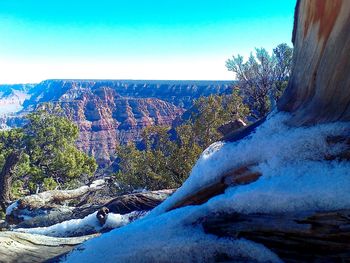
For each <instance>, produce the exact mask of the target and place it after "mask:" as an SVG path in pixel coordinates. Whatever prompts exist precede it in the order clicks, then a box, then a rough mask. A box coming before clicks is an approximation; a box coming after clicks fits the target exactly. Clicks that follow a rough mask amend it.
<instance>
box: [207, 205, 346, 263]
mask: <svg viewBox="0 0 350 263" xmlns="http://www.w3.org/2000/svg"><path fill="white" fill-rule="evenodd" d="M202 225H203V228H204V230H205V232H206V233H210V234H214V235H217V236H219V237H232V238H245V239H249V240H252V241H255V242H258V243H261V244H263V245H265V246H266V247H267V248H269V249H271V250H272V251H273V252H275V253H276V254H277V255H278V256H279V257H280V258H281V259H282V260H284V261H285V262H347V260H349V258H350V210H342V211H331V212H303V213H295V214H293V213H292V214H249V215H246V214H220V215H211V216H208V217H206V218H205V219H203V221H202Z"/></svg>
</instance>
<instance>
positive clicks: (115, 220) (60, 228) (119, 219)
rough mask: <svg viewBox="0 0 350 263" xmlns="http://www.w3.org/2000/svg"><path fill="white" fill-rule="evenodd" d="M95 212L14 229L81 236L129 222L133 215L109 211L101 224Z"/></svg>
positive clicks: (58, 235) (61, 235) (65, 235)
mask: <svg viewBox="0 0 350 263" xmlns="http://www.w3.org/2000/svg"><path fill="white" fill-rule="evenodd" d="M96 214H97V211H96V212H95V213H92V214H90V215H88V216H86V217H84V218H82V219H72V220H68V221H64V222H62V223H58V224H55V225H52V226H49V227H37V228H18V229H14V231H16V232H24V233H31V234H39V235H45V236H52V237H70V236H81V235H87V234H92V233H96V232H100V231H101V230H103V229H112V228H117V227H120V226H123V225H126V224H127V223H129V218H130V217H132V216H133V213H130V214H126V215H120V214H114V213H109V214H108V217H107V220H106V223H105V224H104V225H103V226H101V225H100V223H99V221H98V220H97V218H96Z"/></svg>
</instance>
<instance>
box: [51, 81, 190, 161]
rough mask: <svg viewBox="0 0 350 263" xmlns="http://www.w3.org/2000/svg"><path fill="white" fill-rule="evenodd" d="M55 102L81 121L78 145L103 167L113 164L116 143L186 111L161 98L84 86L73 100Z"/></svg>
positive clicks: (138, 137)
mask: <svg viewBox="0 0 350 263" xmlns="http://www.w3.org/2000/svg"><path fill="white" fill-rule="evenodd" d="M65 95H67V96H69V94H65ZM70 95H71V94H70ZM76 95H77V94H76ZM56 103H59V104H60V105H61V107H62V108H63V110H64V112H65V114H66V115H67V116H68V117H69V118H70V119H71V120H73V121H74V122H75V123H77V124H78V126H79V128H80V136H79V140H78V141H77V145H78V147H79V148H80V149H82V150H83V151H84V152H87V153H89V154H91V155H93V156H95V157H96V159H97V161H98V163H99V164H100V165H101V166H102V167H103V166H108V165H110V164H111V162H112V161H113V156H114V155H115V148H116V146H117V145H119V144H120V143H122V144H125V143H126V142H128V141H138V140H139V139H140V135H141V131H142V130H143V129H144V128H145V127H147V126H151V125H155V124H157V125H169V126H170V125H171V124H172V122H173V120H175V119H176V118H177V117H178V116H180V115H181V114H182V112H183V109H181V108H179V107H176V106H175V105H173V104H171V103H168V102H165V101H163V100H160V99H156V98H128V97H122V96H120V95H118V94H117V93H116V92H115V91H114V90H112V89H110V88H101V89H96V90H94V91H91V90H84V91H83V92H82V93H81V96H78V97H76V98H75V99H74V100H66V99H65V98H63V99H62V101H60V102H56Z"/></svg>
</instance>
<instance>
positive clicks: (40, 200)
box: [18, 180, 105, 210]
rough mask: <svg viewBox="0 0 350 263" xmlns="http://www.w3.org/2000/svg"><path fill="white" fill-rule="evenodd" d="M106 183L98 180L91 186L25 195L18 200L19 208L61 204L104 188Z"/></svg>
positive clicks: (36, 207)
mask: <svg viewBox="0 0 350 263" xmlns="http://www.w3.org/2000/svg"><path fill="white" fill-rule="evenodd" d="M104 184H105V182H104V180H97V181H95V182H93V183H92V184H91V185H90V186H86V185H84V186H82V187H79V188H77V189H73V190H51V191H46V192H42V193H39V194H35V195H29V196H26V197H23V198H22V199H20V200H19V201H18V208H19V209H25V208H26V209H30V210H32V209H38V208H43V207H45V206H52V204H59V203H61V202H64V201H67V200H72V199H76V198H79V197H81V196H83V195H85V194H87V193H89V192H94V191H97V190H99V189H101V188H102V186H103V185H104Z"/></svg>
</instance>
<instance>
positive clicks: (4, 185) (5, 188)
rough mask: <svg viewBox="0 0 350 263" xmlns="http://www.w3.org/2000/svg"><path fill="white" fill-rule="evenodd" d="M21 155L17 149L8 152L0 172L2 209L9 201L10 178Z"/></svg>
mask: <svg viewBox="0 0 350 263" xmlns="http://www.w3.org/2000/svg"><path fill="white" fill-rule="evenodd" d="M21 155H22V153H21V152H17V151H13V152H12V153H10V154H9V155H8V156H7V158H6V161H5V164H4V166H3V168H2V170H1V173H0V206H1V208H2V210H4V211H5V210H6V207H7V205H8V204H9V203H10V201H11V197H10V191H11V185H12V179H13V176H14V173H15V169H16V166H17V164H18V162H19V160H20V158H21Z"/></svg>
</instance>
